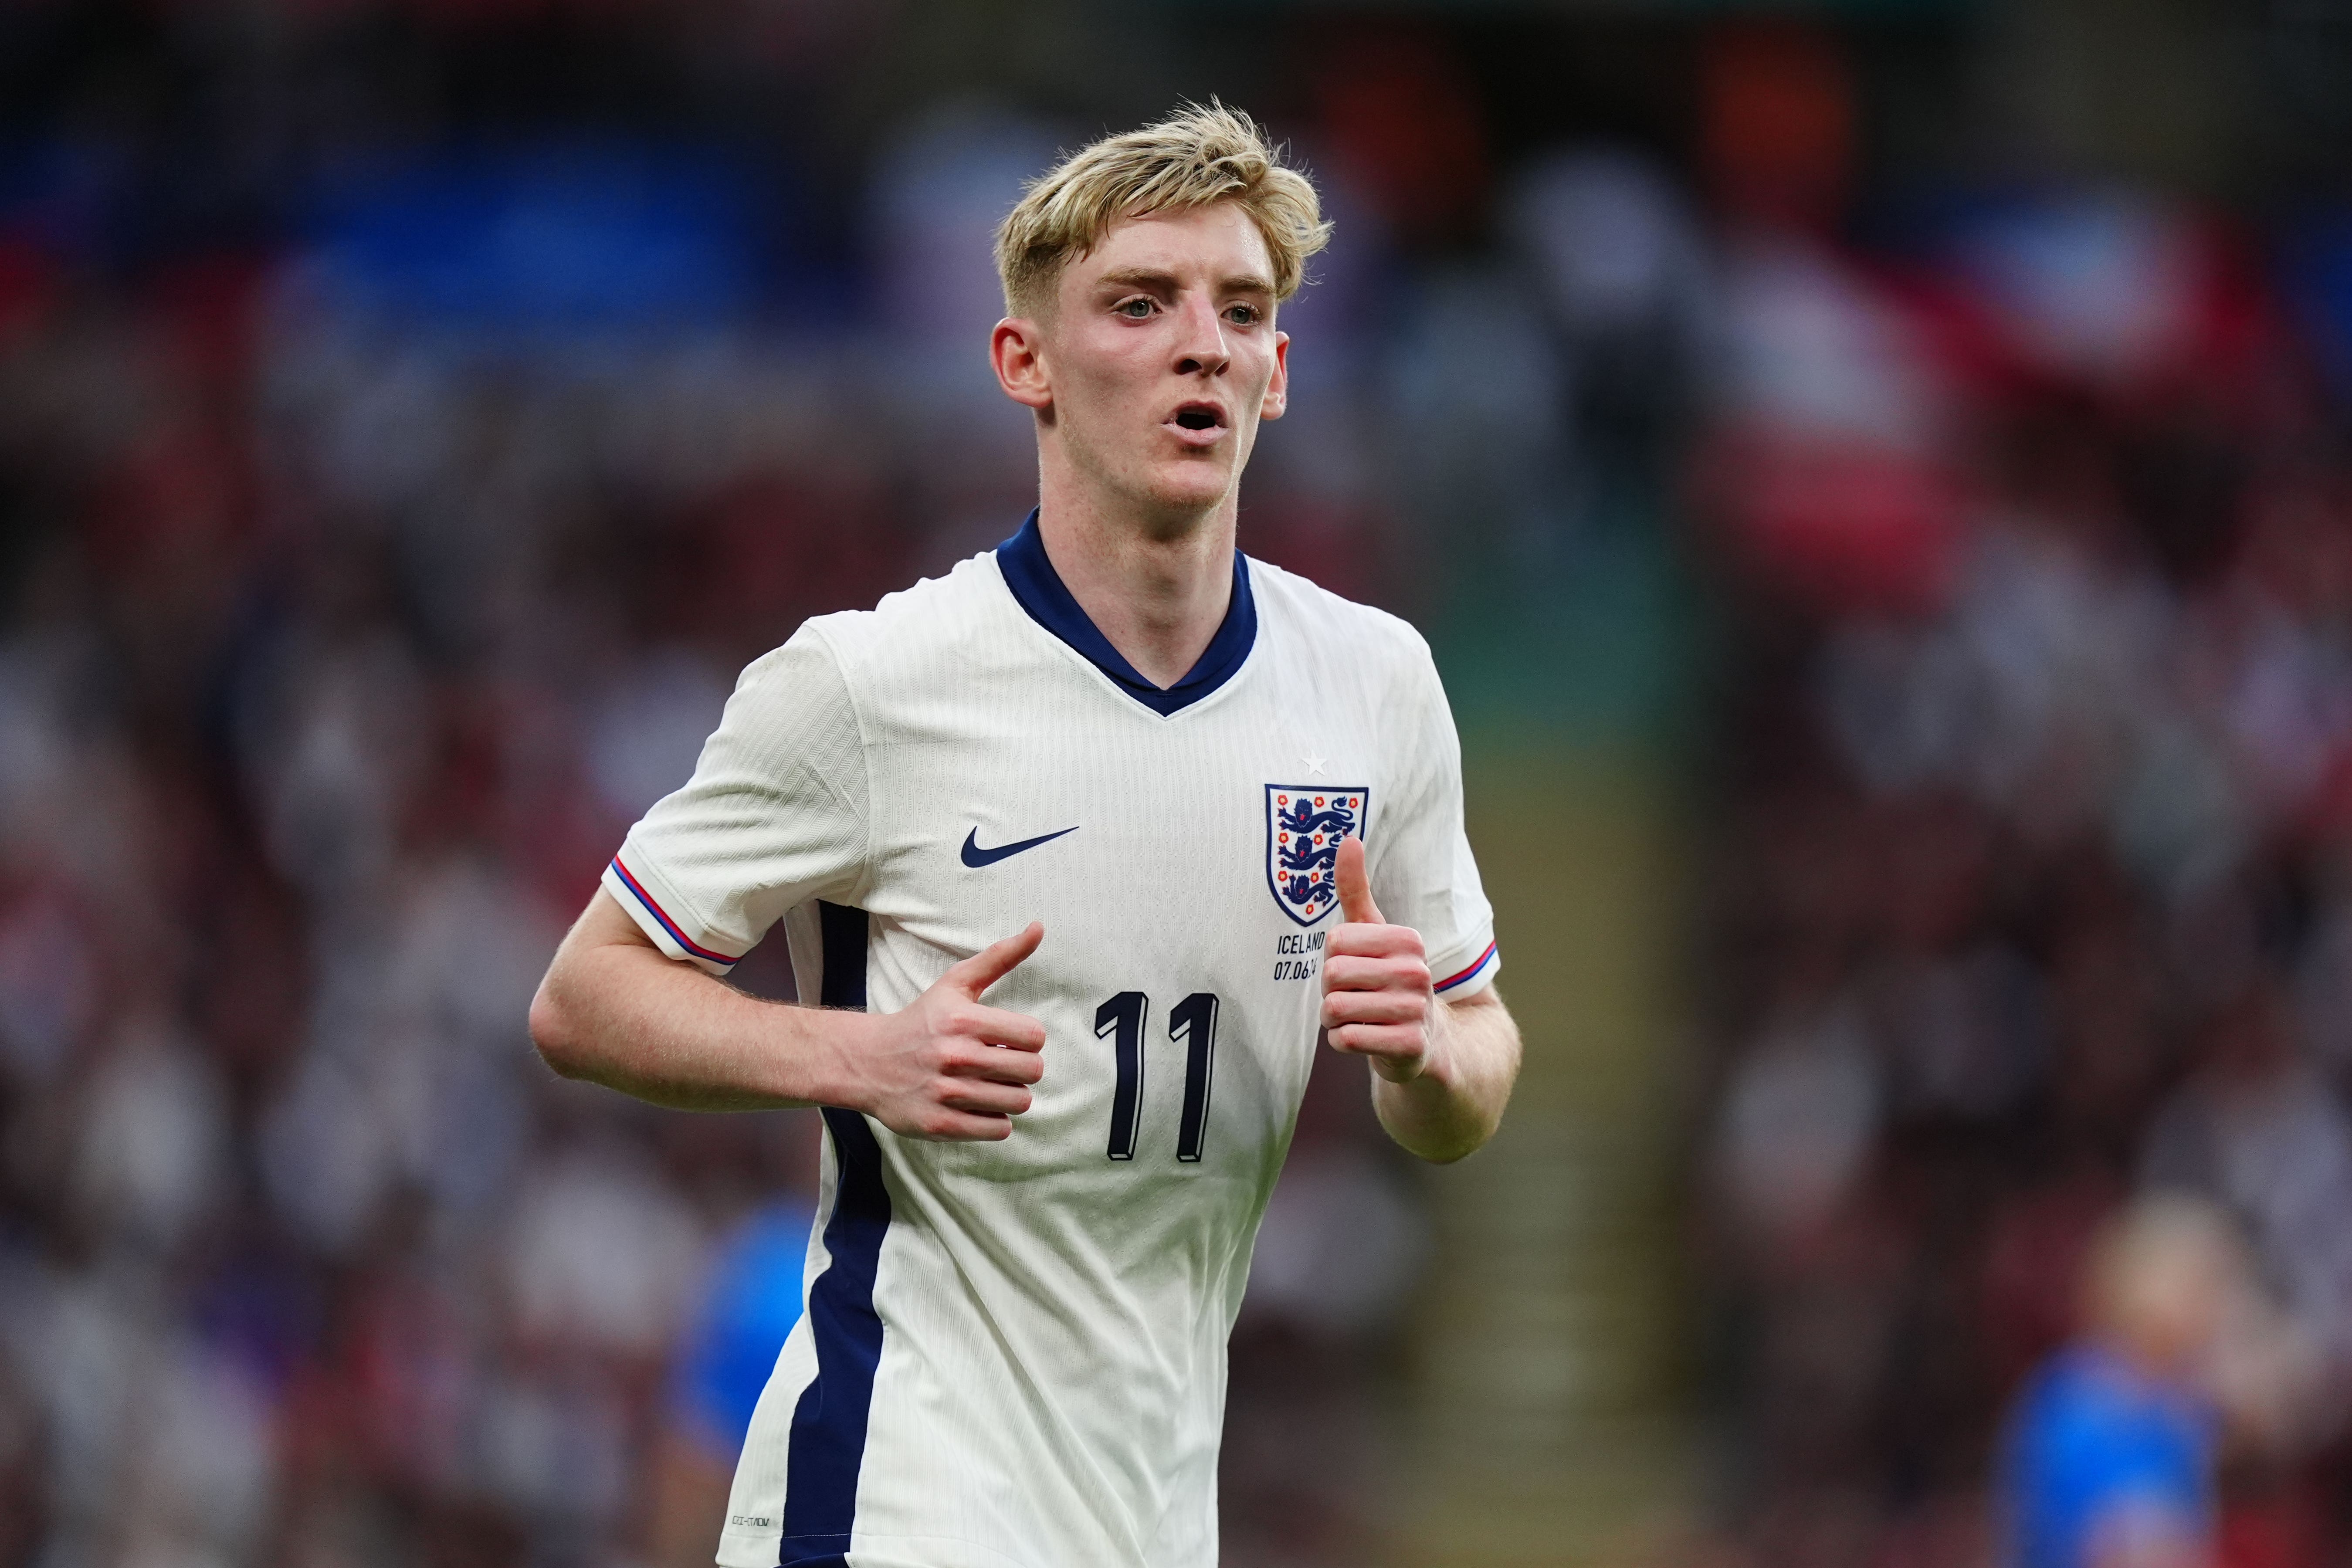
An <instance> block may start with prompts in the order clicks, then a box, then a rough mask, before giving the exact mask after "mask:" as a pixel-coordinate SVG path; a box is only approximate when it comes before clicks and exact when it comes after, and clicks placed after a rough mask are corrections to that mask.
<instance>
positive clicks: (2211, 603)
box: [1692, 51, 2352, 1568]
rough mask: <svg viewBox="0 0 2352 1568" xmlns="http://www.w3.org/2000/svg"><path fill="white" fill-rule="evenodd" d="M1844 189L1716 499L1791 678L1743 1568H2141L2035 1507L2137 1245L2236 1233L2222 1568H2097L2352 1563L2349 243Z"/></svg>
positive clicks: (1773, 779) (1758, 1035) (1755, 306)
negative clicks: (2158, 1223)
mask: <svg viewBox="0 0 2352 1568" xmlns="http://www.w3.org/2000/svg"><path fill="white" fill-rule="evenodd" d="M1832 71H1833V68H1832V65H1831V64H1830V63H1828V62H1826V61H1824V60H1823V59H1822V58H1818V57H1814V58H1807V57H1806V56H1805V55H1804V52H1803V51H1797V52H1796V53H1794V54H1791V55H1790V58H1787V59H1785V60H1783V61H1782V62H1780V66H1779V67H1777V68H1776V76H1777V79H1779V80H1780V82H1781V83H1782V84H1783V86H1784V87H1785V88H1786V89H1787V90H1788V91H1790V93H1791V94H1792V95H1795V96H1797V97H1799V98H1803V97H1805V96H1807V95H1808V94H1811V93H1814V92H1815V91H1816V90H1817V89H1818V87H1819V83H1820V80H1821V79H1823V78H1824V77H1825V76H1826V75H1828V74H1831V73H1832ZM1823 136H1824V138H1825V139H1826V138H1827V137H1828V132H1823ZM1832 163H1833V160H1831V161H1828V162H1826V163H1821V164H1819V165H1816V166H1812V167H1809V166H1808V165H1807V163H1806V161H1805V160H1804V159H1802V158H1796V159H1791V160H1790V161H1789V162H1788V163H1784V164H1783V165H1782V166H1781V167H1780V168H1779V169H1778V170H1777V171H1775V172H1774V173H1775V174H1776V175H1777V178H1776V179H1763V180H1760V181H1759V182H1756V183H1752V184H1748V185H1747V186H1745V187H1740V186H1737V185H1735V186H1734V188H1733V189H1732V192H1731V195H1732V200H1731V202H1730V203H1729V205H1730V207H1731V211H1732V215H1733V218H1732V225H1731V230H1730V233H1729V234H1728V237H1727V239H1726V241H1725V247H1724V252H1723V255H1724V267H1725V269H1724V271H1723V273H1722V278H1723V293H1722V296H1721V300H1722V308H1723V310H1724V311H1725V319H1724V331H1725V340H1724V341H1725V345H1726V357H1725V359H1724V360H1723V362H1722V369H1723V374H1724V380H1723V382H1722V384H1721V392H1720V396H1719V398H1718V401H1717V404H1716V405H1715V408H1714V411H1713V416H1712V419H1711V422H1710V424H1709V426H1708V427H1707V428H1706V431H1705V432H1704V433H1703V434H1702V435H1701V436H1700V437H1699V441H1698V445H1697V447H1695V448H1694V458H1693V466H1692V475H1693V482H1694V484H1695V486H1696V495H1697V497H1698V498H1699V499H1698V500H1697V503H1696V512H1695V515H1696V517H1697V518H1698V519H1700V520H1701V521H1700V527H1701V528H1702V529H1703V531H1704V533H1705V537H1706V552H1707V554H1708V558H1709V561H1710V570H1711V574H1712V575H1713V577H1714V580H1715V581H1716V582H1717V584H1718V586H1719V588H1720V591H1721V594H1722V598H1723V602H1724V604H1725V606H1726V612H1727V623H1728V627H1729V636H1730V637H1731V639H1732V641H1733V644H1734V646H1736V647H1738V648H1739V649H1740V650H1741V657H1742V661H1743V668H1741V669H1740V670H1738V672H1737V673H1736V675H1735V676H1734V677H1733V679H1730V680H1729V681H1728V682H1727V689H1726V690H1725V692H1724V700H1725V714H1724V721H1723V724H1722V727H1721V728H1720V730H1719V731H1718V745H1719V751H1718V752H1717V757H1716V762H1717V768H1716V771H1715V779H1716V784H1717V788H1718V789H1719V792H1720V794H1719V796H1718V801H1719V808H1720V811H1721V816H1720V817H1719V819H1718V820H1717V824H1716V826H1715V828H1714V831H1713V833H1712V835H1711V837H1710V844H1711V849H1710V856H1709V858H1710V861H1711V864H1710V867H1709V870H1708V873H1707V879H1708V882H1709V894H1710V908H1711V916H1712V929H1711V931H1710V932H1709V934H1708V936H1707V938H1706V942H1705V945H1704V947H1703V950H1702V951H1703V955H1704V963H1705V964H1706V970H1707V986H1708V990H1709V991H1710V993H1711V1006H1712V1008H1713V1011H1714V1020H1715V1026H1714V1033H1715V1036H1716V1038H1717V1041H1718V1043H1719V1047H1720V1048H1719V1050H1718V1052H1717V1055H1716V1056H1715V1058H1713V1061H1712V1069H1713V1071H1712V1078H1713V1081H1714V1083H1715V1085H1716V1089H1715V1092H1714V1095H1713V1098H1712V1100H1711V1101H1710V1111H1709V1117H1708V1121H1707V1124H1706V1132H1705V1145H1706V1146H1705V1149H1704V1160H1703V1170H1702V1171H1701V1173H1700V1175H1699V1181H1698V1187H1699V1191H1700V1193H1701V1194H1702V1195H1701V1197H1700V1199H1699V1204H1698V1208H1699V1213H1700V1218H1701V1226H1700V1231H1701V1235H1702V1237H1703V1242H1702V1258H1703V1264H1702V1268H1703V1273H1704V1276H1705V1278H1706V1280H1707V1281H1708V1285H1709V1296H1710V1301H1709V1306H1708V1310H1707V1312H1706V1320H1707V1323H1708V1333H1707V1340H1708V1352H1707V1354H1708V1358H1709V1365H1710V1370H1711V1373H1712V1385H1713V1387H1714V1388H1715V1390H1716V1392H1717V1398H1718V1401H1719V1405H1718V1415H1720V1417H1721V1419H1722V1423H1723V1436H1724V1445H1723V1452H1724V1454H1725V1456H1726V1458H1725V1462H1724V1464H1723V1465H1722V1466H1721V1467H1720V1470H1721V1473H1720V1475H1719V1477H1718V1481H1719V1484H1720V1487H1721V1489H1722V1496H1721V1498H1720V1499H1719V1504H1720V1506H1721V1508H1722V1509H1723V1510H1724V1512H1725V1513H1726V1515H1727V1517H1728V1518H1729V1519H1731V1520H1732V1521H1736V1526H1737V1530H1736V1533H1737V1535H1738V1539H1739V1541H1740V1542H1742V1549H1741V1555H1740V1557H1739V1560H1740V1561H1753V1562H1755V1563H1770V1564H1782V1563H1786V1564H1800V1563H1802V1564H1815V1563H1820V1564H1845V1563H1853V1564H1856V1565H1861V1564H1897V1563H1900V1564H1913V1563H1919V1564H1942V1563H1951V1564H1961V1563H1978V1562H1982V1561H1986V1560H1987V1559H1988V1558H1989V1557H1990V1560H1992V1561H1996V1562H2004V1563H2021V1564H2028V1565H2032V1568H2039V1565H2040V1564H2042V1563H2052V1564H2057V1563H2068V1564H2074V1563H2083V1564H2089V1563H2092V1562H2094V1560H2095V1561H2096V1562H2098V1563H2176V1562H2178V1563H2197V1564H2205V1565H2209V1568H2211V1565H2229V1568H2237V1565H2241V1564H2242V1565H2247V1568H2251V1565H2253V1564H2258V1563H2259V1564H2264V1565H2277V1568H2285V1565H2287V1564H2296V1565H2305V1564H2308V1565H2312V1568H2318V1565H2320V1564H2336V1563H2342V1562H2344V1561H2346V1555H2345V1554H2346V1553H2347V1551H2352V1430H2347V1426H2352V1422H2347V1412H2352V1034H2347V1023H2352V1011H2347V1004H2352V967H2347V966H2352V787H2347V786H2352V449H2347V444H2346V441H2345V431H2346V428H2347V415H2352V401H2347V399H2352V381H2347V379H2346V378H2345V375H2344V372H2345V371H2346V369H2347V363H2346V362H2345V360H2344V359H2343V357H2342V348H2343V345H2344V342H2345V339H2344V336H2343V332H2344V326H2345V323H2346V321H2347V309H2352V294H2347V291H2346V289H2345V283H2346V280H2347V276H2348V275H2347V272H2346V270H2345V258H2346V256H2347V252H2345V251H2344V250H2343V248H2342V244H2343V238H2342V230H2341V228H2340V226H2332V225H2331V223H2330V222H2329V221H2327V220H2325V219H2315V218H2314V217H2312V216H2310V215H2308V214H2297V213H2294V212H2293V211H2292V210H2289V211H2285V212H2282V213H2278V214H2274V215H2272V216H2269V217H2266V218H2264V219H2263V220H2261V221H2253V220H2252V219H2251V218H2250V217H2249V216H2247V215H2242V214H2241V215H2234V216H2233V215H2229V214H2225V213H2222V212H2220V211H2215V210H2209V209H2201V208H2200V207H2199V206H2197V205H2193V204H2190V203H2188V202H2185V201H2181V200H2175V199H2168V198H2166V197H2164V196H2163V195H2159V194H2158V193H2154V192H2150V191H2144V190H2133V189H2126V188H2105V189H2089V190H2067V189H2056V190H2053V189H2048V188H2043V189H2029V190H2023V191H2013V192H2010V193H2006V194H2003V195H1999V196H1997V197H1990V196H1985V195H1972V196H1970V197H1969V198H1968V199H1965V200H1963V199H1951V198H1946V199H1939V200H1934V201H1924V200H1922V201H1910V202H1905V203H1891V204H1887V205H1886V207H1885V210H1882V211H1880V212H1879V213H1877V214H1876V215H1875V216H1874V219H1873V220H1872V221H1871V222H1869V223H1866V224H1865V223H1849V224H1844V225H1837V226H1832V225H1830V224H1828V223H1826V222H1824V221H1823V219H1824V218H1825V217H1826V216H1827V212H1828V210H1829V209H1828V207H1827V205H1826V192H1827V186H1826V185H1825V184H1823V183H1822V179H1819V178H1816V179H1813V180H1811V181H1810V182H1809V181H1808V180H1807V179H1806V178H1804V177H1803V176H1805V175H1807V174H1815V175H1822V174H1826V173H1827V171H1828V169H1829V168H1830V167H1831V165H1832ZM1743 198H1744V199H1743ZM2190 1200H2196V1201H2200V1202H2201V1203H2203V1204H2205V1205H2210V1212H2211V1213H2213V1214H2216V1215H2221V1216H2223V1217H2222V1219H2221V1221H2220V1222H2219V1223H2220V1224H2221V1226H2223V1227H2224V1228H2226V1229H2228V1230H2230V1231H2232V1232H2234V1233H2235V1237H2236V1242H2235V1245H2236V1247H2237V1248H2238V1250H2236V1251H2234V1252H2230V1256H2231V1257H2232V1258H2236V1259H2237V1262H2235V1263H2234V1264H2232V1265H2231V1269H2230V1272H2231V1274H2232V1277H2233V1278H2232V1281H2231V1286H2230V1289H2229V1290H2228V1292H2227V1294H2228V1296H2229V1303H2230V1304H2229V1305H2228V1307H2227V1309H2226V1310H2223V1309H2221V1308H2217V1309H2216V1310H2215V1311H2214V1313H2213V1314H2211V1316H2212V1319H2213V1321H2212V1322H2211V1323H2210V1324H2209V1325H2207V1326H2206V1327H2205V1328H2204V1329H2201V1330H2200V1331H2199V1337H2198V1342H2197V1343H2196V1344H2195V1345H2192V1346H2188V1347H2186V1348H2185V1349H2184V1350H2183V1352H2182V1353H2181V1354H2180V1355H2179V1356H2178V1357H2173V1358H2171V1360H2170V1361H2169V1363H2168V1366H2167V1368H2166V1369H2165V1372H2164V1375H2163V1377H2162V1378H2159V1379H2158V1380H2157V1381H2158V1383H2159V1384H2162V1386H2163V1388H2164V1389H2165V1391H2166V1394H2165V1397H2166V1398H2168V1399H2170V1398H2174V1397H2176V1396H2177V1398H2178V1399H2179V1401H2180V1403H2181V1408H2183V1409H2193V1410H2196V1411H2199V1412H2200V1413H2201V1414H2200V1415H2197V1416H2196V1417H2195V1418H2194V1420H2193V1421H2190V1422H2189V1425H2188V1426H2182V1427H2180V1428H2179V1430H2183V1431H2187V1430H2210V1433H2211V1438H2210V1445H2207V1444H2206V1443H2205V1440H2204V1439H2202V1438H2200V1439H2199V1440H2198V1443H2196V1444H2191V1445H2189V1447H2186V1448H2184V1449H2183V1450H2182V1451H2183V1452H2184V1453H2189V1452H2191V1451H2193V1452H2194V1454H2195V1455H2197V1456H2200V1457H2198V1458H2195V1459H2194V1462H2193V1463H2191V1462H2190V1461H2189V1460H2187V1459H2184V1460H2183V1466H2184V1468H2183V1470H2182V1475H2183V1477H2184V1478H2185V1479H2184V1480H2183V1481H2182V1482H2181V1485H2182V1486H2185V1487H2186V1488H2187V1489H2188V1490H2187V1491H2186V1492H2184V1493H2182V1495H2183V1496H2186V1497H2188V1498H2189V1499H2190V1500H2191V1501H2192V1502H2193V1504H2194V1506H2189V1505H2186V1504H2184V1505H2183V1510H2184V1511H2183V1520H2184V1521H2185V1522H2184V1523H2183V1525H2182V1531H2181V1540H2180V1541H2179V1542H2176V1543H2175V1546H2174V1547H2168V1548H2167V1549H2166V1550H2167V1551H2172V1550H2174V1549H2175V1548H2177V1549H2178V1551H2179V1552H2180V1553H2181V1554H2179V1555H2168V1554H2161V1553H2157V1552H2154V1549H2153V1548H2151V1549H2149V1554H2145V1555H2133V1554H2131V1552H2129V1551H2126V1549H2125V1548H2124V1547H2122V1546H2118V1545H2114V1544H2113V1543H2112V1542H2111V1543H2110V1550H2111V1551H2112V1552H2113V1553H2114V1554H2112V1555H2106V1556H2099V1557H2096V1558H2095V1559H2094V1557H2093V1556H2092V1555H2091V1554H2090V1551H2091V1549H2090V1548H2088V1547H2084V1548H2082V1549H2081V1552H2080V1554H2050V1553H2047V1552H2042V1551H2038V1550H2036V1549H2035V1548H2034V1547H2033V1546H2032V1543H2031V1541H2030V1539H2028V1537H2030V1533H2031V1528H2032V1526H2031V1521H2032V1518H2034V1517H2035V1515H2034V1509H2035V1506H2036V1504H2035V1501H2034V1496H2035V1494H2034V1493H2033V1486H2034V1485H2035V1484H2037V1483H2034V1482H2033V1481H2032V1480H2031V1479H2030V1478H2029V1477H2026V1476H2025V1475H2024V1474H2023V1472H2018V1471H2011V1472H2009V1473H2006V1474H2004V1473H2003V1472H2001V1471H2000V1469H1999V1465H1998V1462H1997V1460H1996V1456H1997V1455H2000V1454H2002V1453H2004V1452H2006V1453H2009V1454H2011V1456H2012V1458H2014V1457H2015V1456H2017V1455H2020V1454H2028V1455H2030V1454H2031V1453H2032V1451H2033V1438H2032V1433H2033V1432H2034V1431H2036V1430H2038V1429H2039V1428H2038V1426H2037V1423H2042V1422H2043V1421H2044V1420H2045V1415H2037V1414H2036V1413H2035V1412H2036V1410H2037V1409H2039V1408H2040V1407H2039V1406H2038V1405H2036V1404H2035V1402H2036V1401H2040V1400H2044V1399H2045V1398H2046V1397H2047V1396H2048V1395H2049V1391H2050V1389H2051V1388H2052V1387H2053V1384H2051V1382H2050V1381H2049V1380H2050V1379H2051V1378H2053V1377H2055V1378H2057V1379H2058V1380H2059V1382H2060V1383H2061V1384H2063V1382H2064V1380H2065V1378H2066V1377H2067V1376H2069V1375H2071V1374H2070V1373H2067V1372H2066V1370H2065V1369H2066V1368H2067V1367H2068V1366H2069V1365H2072V1364H2074V1363H2069V1362H2067V1361H2066V1360H2065V1357H2066V1356H2069V1355H2082V1354H2099V1355H2105V1354H2106V1353H2107V1352H2109V1351H2112V1350H2113V1349H2114V1348H2115V1345H2114V1343H2112V1342H2119V1341H2120V1340H2123V1339H2128V1338H2129V1337H2130V1335H2129V1334H2128V1333H2127V1332H2125V1331H2122V1330H2118V1329H2116V1328H2115V1327H2114V1324H2113V1321H2111V1320H2113V1318H2114V1314H2113V1313H2108V1314H2106V1315H2105V1316H2103V1315H2102V1311H2101V1310H2100V1309H2099V1307H2098V1305H2097V1302H2098V1300H2100V1299H2101V1298H2100V1297H2099V1291H2098V1289H2097V1288H2096V1280H2095V1278H2093V1277H2094V1276H2095V1274H2096V1269H2095V1268H2094V1267H2093V1263H2092V1259H2093V1258H2094V1257H2095V1254H2096V1252H2097V1245H2096V1242H2095V1238H2096V1237H2099V1236H2101V1235H2102V1234H2103V1233H2106V1232H2107V1231H2108V1230H2109V1229H2110V1227H2112V1226H2114V1225H2116V1224H2117V1223H2121V1222H2120V1221H2119V1220H2118V1216H2119V1215H2126V1214H2128V1213H2145V1212H2146V1210H2147V1205H2149V1204H2151V1203H2159V1202H2173V1203H2179V1202H2187V1201H2190ZM2134 1205H2137V1208H2135V1207H2134ZM2224 1250H2225V1251H2227V1250H2228V1249H2227V1248H2225V1249H2224ZM2086 1270H2089V1271H2090V1272H2089V1273H2088V1274H2086ZM2184 1310H2187V1309H2184ZM2069 1345H2073V1346H2074V1349H2073V1350H2071V1351H2069V1350H2063V1347H2066V1346H2069ZM2053 1353H2059V1357H2060V1359H2059V1360H2057V1361H2054V1362H2053V1361H2052V1360H2051V1359H2050V1358H2052V1357H2053ZM2125 1359H2126V1360H2128V1358H2127V1357H2126V1358H2125ZM2158 1359H2164V1358H2158ZM2106 1364H2107V1370H2108V1371H2109V1372H2115V1371H2116V1367H2118V1366H2120V1365H2121V1364H2122V1363H2121V1362H2111V1363H2106ZM2037 1369H2041V1370H2040V1371H2037ZM2053 1369H2054V1370H2053ZM2116 1376H2117V1377H2119V1378H2120V1377H2122V1376H2123V1374H2122V1373H2119V1372H2116ZM2037 1379H2038V1380H2039V1381H2036V1380H2037ZM2027 1390H2039V1391H2040V1392H2038V1393H2033V1394H2030V1395H2029V1394H2027V1393H2025V1392H2024V1391H2027ZM2021 1401H2022V1403H2021ZM2183 1419H2184V1420H2187V1419H2188V1418H2186V1417H2184V1418H2183ZM2159 1425H2160V1423H2159ZM2004 1444H2008V1445H2010V1447H2007V1448H2004V1447H2003V1445H2004ZM2019 1444H2023V1445H2024V1446H2023V1447H2017V1445H2019ZM2200 1445H2202V1446H2200ZM2015 1462H2017V1463H2025V1462H2026V1461H2025V1460H2022V1459H2018V1460H2015ZM2027 1468H2028V1469H2030V1468H2031V1465H2028V1467H2027ZM2143 1483H2144V1478H2143ZM2085 1484H2086V1485H2087V1484H2088V1483H2085ZM2085 1495H2086V1496H2087V1495H2088V1494H2085ZM2118 1495H2120V1494H2118ZM2137 1500H2138V1501H2140V1502H2143V1503H2145V1502H2147V1498H2146V1497H2141V1498H2139V1499H2137ZM2108 1501H2109V1502H2114V1501H2115V1500H2114V1499H2109V1500H2108ZM2089 1506H2090V1505H2089V1504H2088V1503H2085V1504H2084V1507H2089ZM2117 1506H2120V1505H2119V1504H2118V1505H2117ZM2118 1517H2120V1515H2119V1516H2118ZM2113 1528H2114V1529H2116V1530H2122V1529H2123V1528H2124V1527H2123V1526H2122V1525H2114V1526H2113ZM2021 1532H2023V1533H2021Z"/></svg>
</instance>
